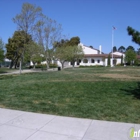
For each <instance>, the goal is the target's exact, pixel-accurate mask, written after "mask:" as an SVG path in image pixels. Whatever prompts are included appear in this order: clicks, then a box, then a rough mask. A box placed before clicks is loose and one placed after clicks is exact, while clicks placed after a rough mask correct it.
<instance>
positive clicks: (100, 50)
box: [99, 45, 102, 54]
mask: <svg viewBox="0 0 140 140" xmlns="http://www.w3.org/2000/svg"><path fill="white" fill-rule="evenodd" d="M99 54H102V46H101V45H100V46H99Z"/></svg>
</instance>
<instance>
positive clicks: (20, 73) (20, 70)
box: [19, 60, 21, 74]
mask: <svg viewBox="0 0 140 140" xmlns="http://www.w3.org/2000/svg"><path fill="white" fill-rule="evenodd" d="M19 74H21V60H20V64H19Z"/></svg>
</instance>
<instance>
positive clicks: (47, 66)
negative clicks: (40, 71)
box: [46, 57, 49, 70]
mask: <svg viewBox="0 0 140 140" xmlns="http://www.w3.org/2000/svg"><path fill="white" fill-rule="evenodd" d="M46 68H47V70H48V69H49V64H48V60H47V57H46Z"/></svg>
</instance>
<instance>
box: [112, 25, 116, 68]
mask: <svg viewBox="0 0 140 140" xmlns="http://www.w3.org/2000/svg"><path fill="white" fill-rule="evenodd" d="M114 30H116V28H115V27H114V26H112V64H111V67H114V64H113V46H114Z"/></svg>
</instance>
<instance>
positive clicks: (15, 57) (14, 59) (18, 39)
mask: <svg viewBox="0 0 140 140" xmlns="http://www.w3.org/2000/svg"><path fill="white" fill-rule="evenodd" d="M25 34H26V33H25V32H24V31H15V32H14V35H13V37H12V38H9V39H8V43H7V44H6V49H7V53H6V57H7V58H8V59H10V60H11V65H10V68H12V67H13V66H14V65H15V68H16V67H17V65H18V62H19V60H20V61H21V60H22V61H23V59H24V54H25V53H26V49H27V46H28V45H27V44H28V43H30V42H31V41H32V37H31V36H30V35H28V34H26V38H25ZM25 40H26V43H27V44H25Z"/></svg>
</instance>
